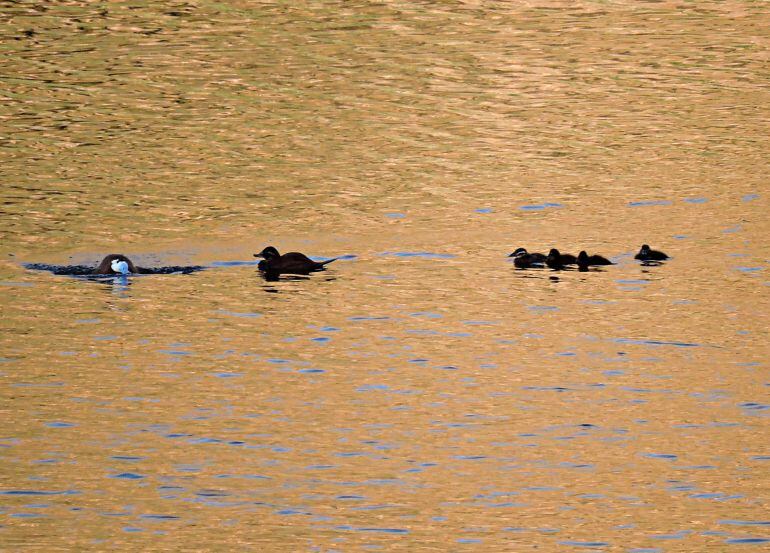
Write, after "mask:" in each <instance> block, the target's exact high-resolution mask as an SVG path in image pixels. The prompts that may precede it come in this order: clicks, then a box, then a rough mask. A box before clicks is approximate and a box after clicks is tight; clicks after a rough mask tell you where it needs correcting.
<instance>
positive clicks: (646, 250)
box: [639, 244, 650, 252]
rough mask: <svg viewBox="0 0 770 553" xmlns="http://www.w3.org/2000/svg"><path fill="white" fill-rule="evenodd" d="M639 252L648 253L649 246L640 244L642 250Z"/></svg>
mask: <svg viewBox="0 0 770 553" xmlns="http://www.w3.org/2000/svg"><path fill="white" fill-rule="evenodd" d="M639 251H640V252H648V251H650V246H648V245H647V244H642V248H641V249H640V250H639Z"/></svg>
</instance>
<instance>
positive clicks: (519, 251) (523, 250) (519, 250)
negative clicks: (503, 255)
mask: <svg viewBox="0 0 770 553" xmlns="http://www.w3.org/2000/svg"><path fill="white" fill-rule="evenodd" d="M527 253H528V252H527V249H526V248H516V249H515V250H513V253H512V254H511V255H509V256H508V257H519V256H520V255H526V254H527Z"/></svg>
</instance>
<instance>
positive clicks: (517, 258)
mask: <svg viewBox="0 0 770 553" xmlns="http://www.w3.org/2000/svg"><path fill="white" fill-rule="evenodd" d="M508 257H512V258H513V264H514V265H515V266H516V267H517V268H519V269H528V268H530V267H542V266H543V263H545V256H544V255H543V254H542V253H535V252H533V253H529V252H528V251H527V250H526V249H524V248H516V250H515V251H514V252H513V253H512V254H511V255H509V256H508Z"/></svg>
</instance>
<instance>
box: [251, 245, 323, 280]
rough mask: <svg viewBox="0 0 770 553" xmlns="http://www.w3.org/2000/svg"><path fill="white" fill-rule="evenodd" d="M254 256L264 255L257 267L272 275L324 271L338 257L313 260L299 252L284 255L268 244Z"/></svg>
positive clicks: (305, 273)
mask: <svg viewBox="0 0 770 553" xmlns="http://www.w3.org/2000/svg"><path fill="white" fill-rule="evenodd" d="M254 257H262V258H263V260H262V261H260V262H259V264H258V265H257V268H258V269H259V270H260V271H263V272H264V273H267V274H268V275H272V276H278V275H281V274H289V275H307V274H310V273H314V272H316V271H323V270H325V269H326V265H327V264H329V263H331V262H332V261H336V260H337V259H338V258H336V257H335V258H334V259H327V260H326V261H313V260H312V259H310V258H309V257H308V256H306V255H305V254H302V253H299V252H289V253H285V254H283V255H281V254H279V253H278V250H277V249H275V248H274V247H273V246H268V247H266V248H265V249H264V250H262V251H261V252H259V253H255V254H254Z"/></svg>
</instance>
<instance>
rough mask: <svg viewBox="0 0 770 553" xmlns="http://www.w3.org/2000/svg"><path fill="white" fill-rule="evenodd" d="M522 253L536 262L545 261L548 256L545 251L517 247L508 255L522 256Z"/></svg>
mask: <svg viewBox="0 0 770 553" xmlns="http://www.w3.org/2000/svg"><path fill="white" fill-rule="evenodd" d="M522 255H528V256H529V258H530V259H531V260H532V261H533V262H534V263H545V258H546V257H548V256H546V255H545V254H544V253H538V252H528V251H527V249H526V248H516V249H515V250H513V253H512V254H510V255H509V256H508V257H513V258H516V257H521V256H522ZM514 261H515V259H514Z"/></svg>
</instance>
